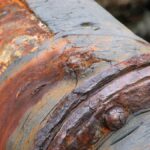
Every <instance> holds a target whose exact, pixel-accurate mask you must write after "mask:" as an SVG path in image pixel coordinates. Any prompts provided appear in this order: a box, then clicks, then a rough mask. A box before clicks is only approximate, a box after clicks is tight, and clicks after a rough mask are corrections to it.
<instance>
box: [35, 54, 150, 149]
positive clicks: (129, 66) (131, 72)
mask: <svg viewBox="0 0 150 150" xmlns="http://www.w3.org/2000/svg"><path fill="white" fill-rule="evenodd" d="M149 64H150V55H142V56H139V57H134V58H131V59H129V60H128V61H124V62H122V63H120V64H118V65H115V66H114V67H112V68H111V69H109V70H106V71H105V72H103V73H101V74H99V75H97V76H95V77H93V78H91V79H89V80H88V81H87V82H85V83H84V84H83V85H82V86H80V87H78V88H77V89H75V90H74V91H73V92H72V93H71V94H69V95H68V96H66V97H64V98H63V99H62V100H61V102H60V103H59V104H58V105H57V106H56V108H55V109H54V111H53V113H52V115H51V117H50V118H49V121H48V122H47V124H46V126H45V127H43V128H42V129H41V130H40V131H39V133H38V135H37V138H36V140H35V149H40V148H41V147H42V148H43V149H49V150H52V149H56V150H57V149H58V150H59V149H62V150H63V149H64V150H66V149H67V150H71V149H90V148H93V147H94V148H95V149H96V147H97V143H98V141H100V140H101V139H103V138H105V137H106V136H107V135H109V134H110V133H111V132H112V131H114V130H118V129H120V128H121V127H123V126H124V125H125V123H126V120H127V118H128V116H130V115H131V114H133V113H135V112H138V111H140V110H141V109H144V108H148V107H149V106H150V101H149V99H150V93H149V91H150V66H149Z"/></svg>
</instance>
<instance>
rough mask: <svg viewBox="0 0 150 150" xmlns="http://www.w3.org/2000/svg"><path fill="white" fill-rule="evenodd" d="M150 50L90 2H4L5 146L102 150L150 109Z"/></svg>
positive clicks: (0, 105)
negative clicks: (127, 124)
mask: <svg viewBox="0 0 150 150" xmlns="http://www.w3.org/2000/svg"><path fill="white" fill-rule="evenodd" d="M149 53H150V45H149V43H147V42H146V41H144V40H143V39H141V38H139V37H137V36H136V35H134V34H133V33H132V32H131V31H130V30H128V29H127V28H126V27H124V26H123V25H122V24H121V23H119V22H118V21H117V20H115V19H114V18H113V17H112V16H111V15H110V14H109V13H108V12H107V11H105V10H104V9H103V8H102V7H100V6H99V5H98V4H97V3H96V2H94V1H93V0H55V1H53V0H45V1H44V0H38V1H34V0H24V1H20V0H0V75H1V77H0V82H1V84H0V129H1V130H0V139H1V140H0V149H2V150H3V149H9V150H11V149H12V150H30V149H36V150H37V149H38V150H41V149H43V150H45V149H49V150H73V149H77V150H80V149H81V150H84V149H85V150H87V149H98V148H102V149H103V146H101V145H102V143H103V142H104V141H105V139H106V138H108V137H109V136H110V135H111V134H112V133H114V135H115V133H116V131H115V132H114V130H118V129H120V128H121V127H122V126H123V125H124V124H125V122H126V119H127V118H128V117H129V116H131V115H133V114H134V113H136V112H138V111H140V110H142V109H147V108H149V106H150V105H149V96H150V94H149V83H150V80H149V78H150V71H149V70H150V68H149V64H150V54H149ZM111 112H115V115H116V114H117V116H119V117H120V115H121V116H122V119H120V120H119V122H118V120H115V119H114V118H113V117H114V116H113V115H112V114H111ZM119 131H121V130H119ZM108 141H109V140H108ZM147 144H148V143H147ZM104 146H106V147H104V149H106V148H110V145H109V144H108V145H107V144H106V145H104ZM111 148H112V147H111ZM104 149H103V150H104ZM117 150H118V149H117Z"/></svg>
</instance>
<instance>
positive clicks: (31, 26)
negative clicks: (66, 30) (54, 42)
mask: <svg viewBox="0 0 150 150" xmlns="http://www.w3.org/2000/svg"><path fill="white" fill-rule="evenodd" d="M24 5H25V4H24V3H22V2H21V1H19V0H11V1H10V0H8V1H3V0H0V8H1V9H0V26H1V28H0V64H5V65H3V66H5V67H2V65H1V66H0V74H1V73H3V72H4V71H5V70H6V69H7V67H8V66H9V65H10V64H11V63H12V62H13V61H15V60H16V59H17V58H20V57H22V56H24V55H27V54H29V53H32V52H33V51H36V50H37V49H38V47H39V46H40V45H41V44H42V43H43V42H45V41H46V40H49V39H50V38H51V37H52V36H53V35H52V33H50V31H49V29H48V28H47V27H46V26H45V25H44V24H42V23H41V22H40V21H39V20H37V19H36V17H35V16H34V15H33V14H32V13H31V12H29V10H28V9H26V7H25V6H24Z"/></svg>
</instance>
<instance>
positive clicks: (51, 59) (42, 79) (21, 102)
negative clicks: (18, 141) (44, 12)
mask: <svg viewBox="0 0 150 150" xmlns="http://www.w3.org/2000/svg"><path fill="white" fill-rule="evenodd" d="M57 42H58V43H59V45H57V44H56V46H55V45H54V46H52V48H51V50H49V51H46V50H45V52H44V51H43V52H40V53H39V54H37V56H36V57H33V58H32V60H30V61H29V62H26V63H25V64H22V65H21V66H20V67H19V68H18V69H17V70H19V71H17V72H16V71H15V72H13V71H12V72H13V73H12V75H11V76H10V77H9V78H8V79H7V80H5V82H2V85H1V87H0V93H1V95H0V98H1V102H0V106H1V110H0V118H1V122H0V128H1V129H2V130H1V131H0V135H2V136H3V138H2V140H1V141H0V145H1V147H2V148H4V145H5V142H6V140H7V138H8V136H9V135H10V134H11V133H12V131H13V130H14V128H15V127H16V126H17V124H18V121H19V120H20V118H21V116H22V115H23V114H24V113H25V111H26V110H27V109H29V108H30V107H31V106H33V105H35V104H36V103H37V102H38V101H39V100H40V99H41V98H42V96H43V95H44V93H46V92H47V90H49V89H50V88H51V87H52V86H53V84H56V83H57V82H58V81H60V80H62V79H63V78H73V77H72V74H71V72H72V71H76V68H80V67H81V64H83V65H82V67H84V70H86V68H88V67H89V66H90V65H92V64H93V63H94V62H97V61H98V60H97V59H96V58H95V57H94V56H92V51H91V52H90V51H89V52H88V53H90V55H89V54H88V53H84V52H82V51H81V54H80V52H79V50H78V49H76V48H71V49H66V50H65V52H61V51H60V49H62V47H64V46H65V45H66V44H67V43H68V40H65V39H63V40H58V41H57ZM57 42H56V43H57ZM82 55H84V56H88V57H90V59H85V58H84V57H81V56H82ZM69 56H74V60H76V59H78V58H80V63H81V64H80V63H78V62H74V65H75V67H74V66H71V65H69V64H73V63H70V61H68V59H69ZM95 60H96V61H95ZM84 63H85V64H88V65H85V64H84ZM66 66H67V69H68V70H66ZM80 72H82V69H78V74H80ZM7 89H9V90H10V91H11V92H9V93H8V91H7ZM10 97H11V99H10ZM10 105H11V107H10V108H9V106H10ZM6 115H7V116H8V117H7V118H5V116H6ZM5 124H7V127H6V125H5ZM4 129H5V130H4Z"/></svg>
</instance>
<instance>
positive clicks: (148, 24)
mask: <svg viewBox="0 0 150 150" xmlns="http://www.w3.org/2000/svg"><path fill="white" fill-rule="evenodd" d="M96 1H97V2H98V3H99V4H100V5H102V6H103V7H104V8H106V9H107V10H108V11H109V12H110V13H111V14H112V15H113V16H115V17H116V18H117V19H118V20H119V21H120V22H122V23H123V24H125V25H126V26H127V27H128V28H129V29H131V30H132V31H133V32H134V33H136V34H137V35H139V36H141V37H142V38H144V39H145V40H147V41H149V42H150V0H96Z"/></svg>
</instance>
